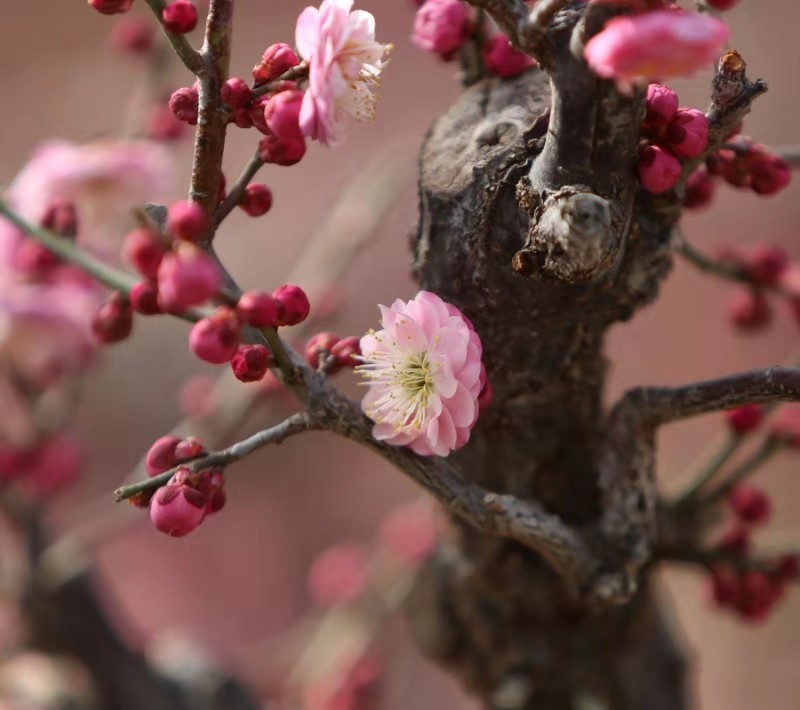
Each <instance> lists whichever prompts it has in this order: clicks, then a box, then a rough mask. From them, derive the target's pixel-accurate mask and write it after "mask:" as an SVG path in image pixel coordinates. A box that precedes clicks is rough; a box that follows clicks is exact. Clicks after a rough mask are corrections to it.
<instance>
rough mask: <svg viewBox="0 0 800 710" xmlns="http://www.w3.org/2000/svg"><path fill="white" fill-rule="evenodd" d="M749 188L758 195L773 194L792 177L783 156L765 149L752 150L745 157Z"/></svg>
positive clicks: (790, 169) (789, 167) (783, 186)
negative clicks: (748, 173)
mask: <svg viewBox="0 0 800 710" xmlns="http://www.w3.org/2000/svg"><path fill="white" fill-rule="evenodd" d="M746 163H747V166H748V170H749V172H750V188H751V189H752V190H753V192H755V193H758V194H759V195H774V194H775V193H776V192H780V191H781V190H783V188H785V187H786V186H787V185H788V184H789V183H790V182H791V179H792V168H791V166H790V165H789V163H787V162H786V161H785V160H784V159H783V158H781V157H779V156H777V155H773V154H772V153H770V152H768V151H767V150H766V149H763V148H762V149H761V150H754V151H751V153H750V154H748V157H747V158H746Z"/></svg>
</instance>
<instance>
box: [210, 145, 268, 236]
mask: <svg viewBox="0 0 800 710" xmlns="http://www.w3.org/2000/svg"><path fill="white" fill-rule="evenodd" d="M263 165H264V161H263V160H262V159H261V151H259V150H256V152H255V155H253V157H252V158H250V162H249V163H248V164H247V165H246V166H245V169H244V170H243V171H242V174H241V175H240V176H239V177H238V178H237V179H236V182H235V183H234V184H233V187H231V189H230V192H228V194H227V196H226V197H225V199H224V200H223V201H222V202H221V203H220V205H219V206H218V207H217V211H216V212H215V213H214V225H215V226H217V227H219V225H220V224H222V222H223V220H224V219H225V218H226V217H227V216H228V215H229V214H230V213H231V212H233V210H234V209H235V208H236V205H238V204H239V202H240V201H241V199H242V197H243V196H244V192H245V190H246V189H247V186H248V185H249V184H250V181H251V180H252V179H253V178H254V177H255V176H256V173H257V172H258V171H259V170H260V169H261V167H262V166H263Z"/></svg>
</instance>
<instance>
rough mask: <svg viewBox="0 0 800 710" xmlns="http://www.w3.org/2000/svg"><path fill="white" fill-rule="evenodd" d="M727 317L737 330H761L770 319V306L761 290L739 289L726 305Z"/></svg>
mask: <svg viewBox="0 0 800 710" xmlns="http://www.w3.org/2000/svg"><path fill="white" fill-rule="evenodd" d="M728 319H729V320H730V322H731V323H732V324H733V325H734V326H736V327H737V328H738V329H739V330H743V331H758V330H763V329H764V328H766V327H767V326H768V325H769V324H770V322H771V321H772V308H771V307H770V305H769V301H768V300H767V298H766V296H765V295H764V294H763V293H762V292H761V291H751V290H749V289H740V290H738V291H737V292H736V293H735V294H734V296H733V298H732V299H731V302H730V304H729V306H728Z"/></svg>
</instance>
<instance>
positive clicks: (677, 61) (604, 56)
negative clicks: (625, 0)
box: [584, 10, 728, 88]
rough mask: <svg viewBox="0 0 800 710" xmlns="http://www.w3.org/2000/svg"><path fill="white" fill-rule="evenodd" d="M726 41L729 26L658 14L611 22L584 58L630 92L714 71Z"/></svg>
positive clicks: (675, 12)
mask: <svg viewBox="0 0 800 710" xmlns="http://www.w3.org/2000/svg"><path fill="white" fill-rule="evenodd" d="M727 39H728V27H727V26H726V25H725V23H723V22H722V21H720V20H718V19H717V18H715V17H711V16H710V15H705V14H700V13H696V12H684V11H679V10H659V11H655V12H647V13H644V14H642V15H633V16H624V17H615V18H614V19H612V20H610V21H609V22H607V23H606V25H605V27H604V28H603V30H602V31H601V32H600V33H598V34H596V35H595V36H594V37H592V38H591V39H590V40H589V42H588V43H587V44H586V48H585V50H584V57H585V58H586V62H587V63H588V65H589V67H590V68H591V69H592V70H593V71H594V72H595V73H596V74H599V75H600V76H602V77H604V78H606V79H615V80H616V81H617V84H618V85H619V86H620V88H625V87H628V86H629V85H630V84H632V83H635V82H640V81H648V80H657V79H664V78H668V77H674V76H687V75H690V74H692V73H694V72H695V71H697V70H698V69H702V68H704V67H707V66H710V65H711V63H712V62H713V61H714V60H715V59H716V57H717V56H718V55H719V53H720V51H721V50H722V46H723V45H724V43H725V40H727Z"/></svg>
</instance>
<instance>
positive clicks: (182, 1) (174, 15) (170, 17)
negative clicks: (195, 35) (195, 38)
mask: <svg viewBox="0 0 800 710" xmlns="http://www.w3.org/2000/svg"><path fill="white" fill-rule="evenodd" d="M161 19H162V20H163V21H164V27H166V28H167V30H169V31H170V32H173V33H175V34H177V35H183V34H186V33H187V32H191V31H192V30H193V29H194V28H195V27H197V8H196V7H195V6H194V3H192V2H190V0H173V1H172V2H171V3H170V4H169V5H167V6H166V7H165V8H164V11H163V12H162V13H161Z"/></svg>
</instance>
